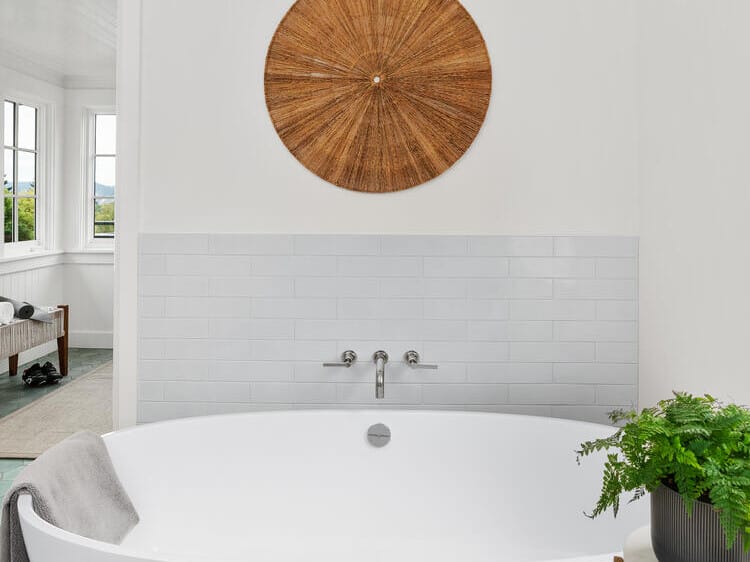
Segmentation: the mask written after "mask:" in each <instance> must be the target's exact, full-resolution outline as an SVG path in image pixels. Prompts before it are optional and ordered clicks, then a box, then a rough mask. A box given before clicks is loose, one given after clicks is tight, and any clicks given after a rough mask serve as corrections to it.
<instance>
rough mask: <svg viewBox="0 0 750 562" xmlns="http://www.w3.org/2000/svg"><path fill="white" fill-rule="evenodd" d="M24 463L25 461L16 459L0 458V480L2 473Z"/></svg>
mask: <svg viewBox="0 0 750 562" xmlns="http://www.w3.org/2000/svg"><path fill="white" fill-rule="evenodd" d="M24 463H25V461H22V460H17V459H0V480H3V478H2V475H3V474H5V473H6V472H11V471H13V470H16V469H17V468H18V467H19V466H23V465H24Z"/></svg>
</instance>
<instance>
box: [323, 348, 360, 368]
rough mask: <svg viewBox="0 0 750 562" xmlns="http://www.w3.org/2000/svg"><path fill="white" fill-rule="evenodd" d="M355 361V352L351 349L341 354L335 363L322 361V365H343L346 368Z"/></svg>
mask: <svg viewBox="0 0 750 562" xmlns="http://www.w3.org/2000/svg"><path fill="white" fill-rule="evenodd" d="M356 362H357V354H356V353H354V352H353V351H352V350H351V349H350V350H348V351H345V352H344V353H342V354H341V361H340V362H337V363H323V366H324V367H343V368H345V369H348V368H349V367H351V366H352V365H354V363H356Z"/></svg>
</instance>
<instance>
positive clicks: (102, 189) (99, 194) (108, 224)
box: [92, 113, 117, 238]
mask: <svg viewBox="0 0 750 562" xmlns="http://www.w3.org/2000/svg"><path fill="white" fill-rule="evenodd" d="M93 148H94V155H93V159H94V162H93V164H94V168H93V174H92V175H93V179H94V185H93V189H92V193H93V196H94V217H93V226H94V229H93V233H94V238H114V236H115V170H116V164H117V156H116V152H117V117H116V116H115V115H112V114H106V113H97V114H94V142H93Z"/></svg>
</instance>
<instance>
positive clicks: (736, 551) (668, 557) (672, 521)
mask: <svg viewBox="0 0 750 562" xmlns="http://www.w3.org/2000/svg"><path fill="white" fill-rule="evenodd" d="M651 543H652V545H653V548H654V554H656V558H658V559H659V562H750V554H746V553H745V551H744V550H743V548H742V542H741V541H740V540H739V539H738V540H737V542H735V544H734V547H733V548H732V550H727V547H726V540H725V538H724V532H723V531H722V530H721V524H720V522H719V516H718V514H717V513H716V511H714V508H713V506H712V505H711V504H708V503H704V502H695V506H694V507H693V515H692V517H688V515H687V512H686V511H685V503H684V502H683V501H682V498H681V497H680V494H678V493H677V492H675V491H674V490H672V489H671V488H668V487H667V486H660V487H659V489H657V490H656V491H655V492H654V493H653V494H651Z"/></svg>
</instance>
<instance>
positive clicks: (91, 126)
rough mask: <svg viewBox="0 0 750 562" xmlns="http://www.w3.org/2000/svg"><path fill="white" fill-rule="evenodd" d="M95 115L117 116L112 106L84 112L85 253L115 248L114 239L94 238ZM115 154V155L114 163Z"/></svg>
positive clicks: (83, 216) (96, 107)
mask: <svg viewBox="0 0 750 562" xmlns="http://www.w3.org/2000/svg"><path fill="white" fill-rule="evenodd" d="M97 115H117V112H116V111H115V107H114V106H90V107H87V108H86V109H85V111H84V123H83V127H84V131H83V135H82V138H83V147H82V154H83V158H82V161H83V162H82V165H83V170H82V173H81V177H82V178H84V189H83V193H84V198H83V209H82V213H81V215H82V218H83V220H81V221H80V223H81V225H80V226H81V234H80V236H81V240H83V241H84V243H83V247H84V250H87V251H113V250H114V247H115V237H114V236H113V237H112V238H96V237H95V236H94V191H95V183H96V178H95V170H94V167H95V159H96V116H97ZM116 158H117V154H115V162H116ZM116 217H117V185H115V224H116V223H117V218H116Z"/></svg>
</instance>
